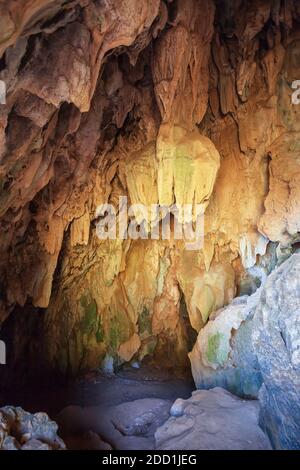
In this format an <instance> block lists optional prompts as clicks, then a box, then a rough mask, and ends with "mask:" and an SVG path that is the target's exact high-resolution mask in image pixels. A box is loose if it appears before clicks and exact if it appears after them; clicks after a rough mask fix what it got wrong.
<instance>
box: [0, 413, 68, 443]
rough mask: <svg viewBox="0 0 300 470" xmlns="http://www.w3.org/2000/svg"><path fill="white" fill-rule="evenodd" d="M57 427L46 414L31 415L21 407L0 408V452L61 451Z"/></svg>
mask: <svg viewBox="0 0 300 470" xmlns="http://www.w3.org/2000/svg"><path fill="white" fill-rule="evenodd" d="M57 431H58V426H57V424H56V423H55V422H54V421H51V420H50V419H49V417H48V415H47V414H46V413H35V414H31V413H28V412H27V411H24V410H23V409H22V408H21V407H13V406H5V407H3V408H0V450H19V449H22V450H62V449H65V447H66V446H65V444H64V442H63V441H62V439H61V438H60V437H59V436H58V435H57Z"/></svg>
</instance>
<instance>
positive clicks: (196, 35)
mask: <svg viewBox="0 0 300 470" xmlns="http://www.w3.org/2000/svg"><path fill="white" fill-rule="evenodd" d="M0 12H1V14H0V80H1V82H0V83H2V84H3V83H4V85H5V90H6V96H5V97H3V98H5V100H4V101H5V104H0V226H1V244H0V287H1V289H0V325H1V331H0V333H1V339H2V336H3V338H4V339H5V340H6V341H7V344H8V345H10V348H8V351H7V354H8V357H9V363H10V365H11V367H14V364H16V363H18V362H20V358H23V359H24V357H25V355H27V356H28V358H27V359H26V360H27V361H31V362H32V363H34V364H35V366H36V367H38V366H40V367H41V368H42V369H43V370H48V369H52V370H55V371H61V372H63V373H64V374H66V373H70V374H75V375H76V374H78V373H79V372H81V371H83V370H87V369H94V368H99V367H104V368H108V369H110V370H113V369H114V368H116V367H118V366H119V365H121V364H124V363H126V362H130V361H134V362H141V361H143V360H144V358H145V357H147V358H151V360H152V361H153V362H156V363H159V364H161V365H162V366H163V365H167V366H170V365H173V366H174V364H176V369H178V370H179V369H183V370H186V369H187V368H189V362H188V359H187V357H188V356H187V354H188V352H189V351H190V350H191V349H192V345H193V341H194V339H195V337H196V335H197V334H198V333H199V332H200V338H204V336H205V333H204V330H203V327H204V326H205V325H206V323H207V321H208V319H209V316H210V315H211V314H212V313H213V312H215V311H217V310H220V309H222V308H223V307H224V306H227V305H228V304H230V303H231V301H232V300H233V299H234V298H235V297H236V296H237V295H240V294H246V295H249V294H252V293H253V292H254V291H255V290H256V289H257V287H259V285H260V284H261V282H262V281H264V280H265V278H266V276H267V275H268V274H270V272H271V271H272V270H273V269H274V267H275V266H276V265H277V264H278V263H279V262H281V261H282V260H284V259H285V258H287V257H288V256H289V255H290V254H292V253H293V252H295V251H296V250H297V247H298V244H299V242H300V236H299V232H300V227H299V220H300V218H299V215H300V205H299V191H300V190H299V176H300V157H299V155H300V153H299V137H300V127H299V122H300V121H299V113H300V106H298V105H296V104H293V101H292V94H293V91H294V89H293V87H292V83H293V82H294V81H295V80H298V79H300V61H299V56H300V35H299V23H300V8H299V2H298V0H278V1H277V0H276V1H273V0H254V1H253V0H251V1H250V0H234V1H229V0H151V1H149V0H121V1H120V0H105V1H100V0H93V1H92V0H68V1H62V0H40V1H38V0H32V1H30V2H25V1H24V0H22V1H18V2H15V1H13V0H8V1H3V0H0ZM2 89H3V87H2ZM1 103H2V101H1ZM125 196H126V197H127V198H128V199H127V201H128V207H129V206H130V207H131V209H130V212H129V219H128V220H127V221H126V222H125V225H123V227H122V222H121V223H120V219H118V223H117V226H116V229H118V230H119V231H121V232H122V231H124V229H127V228H128V226H130V227H133V225H132V224H133V219H135V221H136V226H134V230H135V232H134V233H136V234H137V233H139V234H140V235H141V233H140V232H139V230H140V228H141V227H143V233H144V236H143V237H142V236H139V235H137V236H136V237H127V238H126V239H122V238H120V237H119V238H116V239H113V240H112V239H99V236H98V235H97V230H98V229H99V223H100V222H101V220H102V218H103V216H104V213H101V211H100V212H99V207H100V206H102V205H105V204H111V205H112V206H113V208H114V211H115V212H116V214H117V215H118V216H119V215H120V214H121V213H122V210H123V207H121V208H120V206H119V202H120V198H124V197H125ZM122 200H124V199H121V201H122ZM141 204H143V205H144V206H147V207H149V206H151V205H152V204H160V205H161V206H168V207H170V206H171V207H172V206H173V205H174V204H183V205H185V204H189V205H190V206H191V207H192V210H191V213H190V215H189V222H193V224H194V225H195V223H196V220H197V213H196V211H197V210H198V209H197V208H198V207H200V208H201V210H202V212H203V213H204V240H202V241H203V246H202V247H198V248H197V249H193V250H189V249H186V248H187V247H186V244H185V243H184V242H183V240H179V239H177V237H176V236H175V235H176V234H175V217H173V216H172V217H170V237H166V238H168V239H163V238H162V237H158V238H157V239H150V224H149V220H148V217H147V216H148V215H149V214H145V213H143V211H141V208H140V205H141ZM150 219H151V217H150ZM163 220H164V215H162V214H160V216H159V219H158V228H159V226H160V225H162V223H163ZM150 221H152V222H153V220H150ZM184 221H185V222H186V219H184ZM248 308H249V307H248V306H247V305H246V303H245V301H244V300H240V301H238V303H234V304H233V305H232V306H231V307H230V310H229V311H227V310H223V311H221V312H219V314H218V316H217V317H216V319H215V320H214V322H213V323H214V324H213V325H212V324H211V323H209V324H208V326H207V327H206V328H207V329H208V328H212V334H213V337H215V339H214V340H212V341H213V344H209V343H205V342H203V343H201V344H200V345H199V348H200V349H201V350H202V352H203V354H204V355H206V359H205V361H206V363H205V366H206V367H211V366H212V368H213V369H218V367H219V365H220V364H222V365H224V362H225V359H226V358H225V357H223V355H222V354H223V352H222V354H221V356H220V355H218V354H217V355H215V347H216V343H217V342H218V341H219V340H220V341H221V343H222V348H223V346H224V348H225V350H226V351H228V350H229V348H230V347H231V346H230V344H229V339H230V335H231V331H230V328H232V327H233V328H238V327H239V325H240V324H241V323H242V322H243V321H244V320H245V318H246V317H247V315H248ZM226 312H227V313H228V318H226V320H225V323H226V328H225V330H226V331H225V330H224V332H219V329H218V328H217V327H216V326H217V325H218V323H219V321H220V320H221V319H223V317H224V316H226V315H227V313H226ZM272 321H273V320H272ZM225 323H224V324H225ZM240 330H241V335H243V333H242V329H240ZM205 331H208V330H205ZM220 334H224V336H222V338H221V337H220ZM270 334H271V333H270ZM204 339H205V338H204ZM235 341H236V349H235V347H234V348H233V349H234V350H235V351H237V354H239V353H238V351H239V344H238V341H239V339H238V337H237V338H236V339H235ZM241 341H242V339H241ZM225 343H226V344H225ZM197 344H198V343H197ZM224 348H223V349H222V351H224ZM226 348H227V349H226ZM204 349H206V352H205V351H204ZM238 360H240V361H241V364H243V361H244V360H245V358H243V357H239V359H238ZM218 364H219V365H218ZM251 364H252V365H251V367H253V370H255V369H256V364H255V363H251ZM242 368H243V367H242ZM242 368H241V369H242ZM241 369H240V370H241ZM261 371H262V375H264V371H263V370H262V369H261ZM235 372H236V373H238V371H235ZM251 373H252V372H251ZM221 374H223V372H221ZM205 380H206V379H205ZM207 380H208V379H207ZM226 380H227V379H226ZM226 380H225V378H224V375H223V376H222V377H221V378H220V381H221V382H222V384H223V385H224V381H226ZM254 382H255V383H251V384H249V387H248V386H247V387H246V388H247V390H246V389H244V390H243V393H245V394H246V395H251V396H252V395H255V394H256V393H257V390H256V389H257V388H258V386H259V383H260V378H259V377H258V375H257V376H256V379H255V381H254ZM265 400H266V401H267V398H265ZM279 439H281V438H279Z"/></svg>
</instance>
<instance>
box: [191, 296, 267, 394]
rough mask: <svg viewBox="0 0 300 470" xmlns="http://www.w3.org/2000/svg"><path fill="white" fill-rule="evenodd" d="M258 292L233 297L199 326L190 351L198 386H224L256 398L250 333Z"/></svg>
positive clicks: (258, 376)
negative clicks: (199, 328)
mask: <svg viewBox="0 0 300 470" xmlns="http://www.w3.org/2000/svg"><path fill="white" fill-rule="evenodd" d="M260 292H261V290H260V289H259V290H258V291H257V292H256V293H255V294H253V295H252V296H243V297H238V298H236V299H234V300H233V302H232V303H231V304H230V305H229V306H227V307H225V308H223V309H220V310H218V311H217V312H216V313H215V314H213V315H211V316H210V318H211V320H210V321H209V322H208V323H207V324H206V326H205V327H204V328H203V329H202V330H200V333H199V335H198V338H197V341H196V344H195V346H194V348H193V350H192V352H191V353H190V354H189V358H190V361H191V367H192V374H193V378H194V381H195V384H196V387H197V388H199V389H201V388H204V389H210V388H213V387H223V388H225V389H227V390H229V391H230V392H232V393H234V394H236V395H238V396H241V397H248V398H257V396H258V392H259V389H260V387H261V384H262V377H261V373H260V370H259V367H258V362H257V358H256V356H255V353H254V351H253V346H252V342H251V334H252V329H253V314H254V310H255V307H256V305H257V303H258V301H259V298H260Z"/></svg>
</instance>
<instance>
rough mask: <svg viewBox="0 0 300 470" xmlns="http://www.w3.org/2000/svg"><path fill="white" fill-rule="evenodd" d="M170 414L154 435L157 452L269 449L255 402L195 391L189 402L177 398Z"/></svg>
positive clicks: (219, 392) (218, 392) (216, 391)
mask: <svg viewBox="0 0 300 470" xmlns="http://www.w3.org/2000/svg"><path fill="white" fill-rule="evenodd" d="M170 414H171V417H170V418H169V419H168V421H166V423H164V424H163V425H162V426H161V427H159V428H158V429H157V431H156V433H155V439H156V446H157V449H160V450H176V449H181V450H270V449H271V446H270V442H269V439H268V438H267V436H266V435H265V434H264V433H263V432H262V430H261V429H260V427H259V425H258V403H257V401H255V400H252V401H248V402H246V401H243V400H241V399H240V398H237V397H235V396H234V395H231V393H229V392H227V391H226V390H223V389H222V388H218V387H216V388H213V389H212V390H197V391H195V392H193V394H192V396H191V398H189V399H188V400H182V399H178V400H176V401H175V403H174V404H173V406H172V408H171V410H170ZM204 416H205V419H203V418H204ZM229 423H230V425H229ZM224 431H225V432H224Z"/></svg>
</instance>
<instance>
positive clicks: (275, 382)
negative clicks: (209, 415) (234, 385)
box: [252, 254, 300, 449]
mask: <svg viewBox="0 0 300 470" xmlns="http://www.w3.org/2000/svg"><path fill="white" fill-rule="evenodd" d="M252 340H253V345H254V348H255V351H256V355H257V359H258V364H259V368H260V371H261V374H262V379H263V386H262V388H261V390H260V392H259V401H260V423H261V425H262V427H263V428H264V429H265V430H266V432H267V433H268V435H269V437H270V439H271V442H272V444H273V446H274V447H275V448H276V449H300V254H294V255H292V256H291V257H290V258H289V259H288V260H287V261H285V262H284V263H283V264H282V265H281V266H280V267H279V268H277V269H276V270H275V271H274V272H273V273H272V274H271V275H270V276H269V277H268V279H267V281H266V283H265V285H264V287H263V290H262V294H261V297H260V302H259V305H258V306H257V309H256V312H255V318H254V328H253V333H252Z"/></svg>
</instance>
